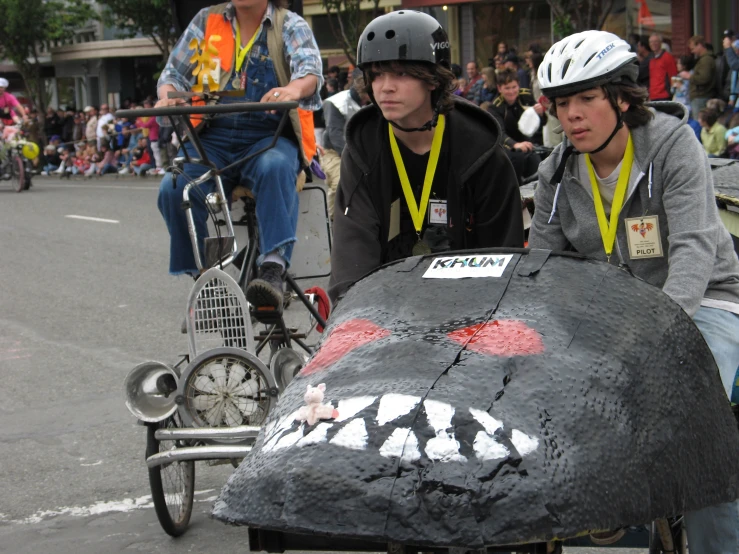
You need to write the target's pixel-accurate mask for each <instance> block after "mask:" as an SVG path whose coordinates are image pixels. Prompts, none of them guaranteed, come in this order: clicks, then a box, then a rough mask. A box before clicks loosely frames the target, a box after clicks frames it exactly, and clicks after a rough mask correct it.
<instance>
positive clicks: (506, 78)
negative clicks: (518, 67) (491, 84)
mask: <svg viewBox="0 0 739 554" xmlns="http://www.w3.org/2000/svg"><path fill="white" fill-rule="evenodd" d="M513 81H516V82H517V83H518V72H516V71H514V70H513V69H504V70H503V71H501V72H499V73H498V74H497V75H496V76H495V83H496V84H497V85H507V84H509V83H512V82H513Z"/></svg>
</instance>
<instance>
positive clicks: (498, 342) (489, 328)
mask: <svg viewBox="0 0 739 554" xmlns="http://www.w3.org/2000/svg"><path fill="white" fill-rule="evenodd" d="M447 337H449V338H450V339H451V340H453V341H454V342H457V343H459V344H461V345H466V349H467V350H471V351H472V352H479V353H480V354H487V355H488V356H505V357H510V356H531V355H534V354H542V353H543V352H544V343H543V342H542V340H541V335H540V334H539V332H538V331H536V329H532V328H531V327H529V326H528V325H526V323H524V322H523V321H518V320H514V319H509V320H500V321H499V320H495V321H490V322H488V323H477V324H475V325H470V326H469V327H464V328H463V329H457V330H456V331H452V332H451V333H449V334H447Z"/></svg>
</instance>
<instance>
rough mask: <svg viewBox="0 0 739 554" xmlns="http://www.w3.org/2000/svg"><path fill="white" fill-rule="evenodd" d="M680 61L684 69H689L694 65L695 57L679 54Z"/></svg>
mask: <svg viewBox="0 0 739 554" xmlns="http://www.w3.org/2000/svg"><path fill="white" fill-rule="evenodd" d="M680 63H681V64H682V65H683V68H685V70H686V71H690V70H691V69H693V67H695V58H693V56H692V55H691V54H685V55H684V56H680Z"/></svg>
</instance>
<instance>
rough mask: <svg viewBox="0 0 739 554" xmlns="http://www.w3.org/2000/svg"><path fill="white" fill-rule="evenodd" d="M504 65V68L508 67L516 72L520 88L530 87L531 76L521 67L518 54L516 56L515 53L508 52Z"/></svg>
mask: <svg viewBox="0 0 739 554" xmlns="http://www.w3.org/2000/svg"><path fill="white" fill-rule="evenodd" d="M504 66H505V68H506V69H510V70H511V71H515V72H516V75H518V85H519V86H520V87H521V88H526V89H530V88H531V76H530V75H529V72H528V71H526V70H525V69H524V68H523V67H521V64H520V62H519V60H518V56H516V54H513V53H511V54H508V57H506V60H505V64H504Z"/></svg>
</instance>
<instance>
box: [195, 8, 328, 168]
mask: <svg viewBox="0 0 739 554" xmlns="http://www.w3.org/2000/svg"><path fill="white" fill-rule="evenodd" d="M226 6H227V3H224V4H218V5H216V6H211V7H210V8H209V9H208V18H207V20H206V26H205V41H204V44H206V45H207V44H209V40H210V37H212V36H220V37H222V38H221V40H219V41H214V42H213V46H215V47H216V49H217V50H218V58H219V60H220V63H221V66H220V75H219V79H218V90H223V88H225V86H226V83H228V82H229V81H230V80H231V79H232V77H233V72H234V69H235V68H234V57H235V50H236V37H235V36H234V32H233V27H232V24H231V21H229V20H228V19H227V18H226V17H225V15H224V10H225V8H226ZM286 12H287V10H285V9H284V8H277V7H275V8H274V20H273V22H272V27H270V28H269V29H268V30H267V49H268V51H269V53H270V57H271V58H272V59H273V60H274V62H275V73H276V74H277V81H278V84H279V85H280V86H281V87H284V86H287V85H288V84H289V82H290V66H289V64H288V63H287V60H285V56H284V55H283V54H282V52H283V48H282V46H283V45H282V26H283V23H284V20H285V14H286ZM278 28H279V32H280V34H279V36H278V35H277V29H278ZM228 37H231V39H232V40H228ZM270 43H272V48H270ZM273 50H277V52H273ZM276 53H279V56H278V58H279V59H277V58H275V56H274V54H276ZM278 64H281V67H278ZM200 103H201V104H203V103H204V102H202V101H200ZM193 104H195V102H193ZM290 112H291V113H290V122H291V123H292V127H293V131H294V132H295V136H296V137H297V138H298V145H299V147H300V157H301V163H302V164H303V166H305V167H307V166H309V165H310V162H311V160H312V159H313V156H315V154H316V138H315V131H314V127H313V112H311V111H309V110H303V109H301V108H298V109H297V110H290ZM191 121H192V123H193V126H195V125H197V124H199V123H200V122H202V116H193V117H192V118H191Z"/></svg>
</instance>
